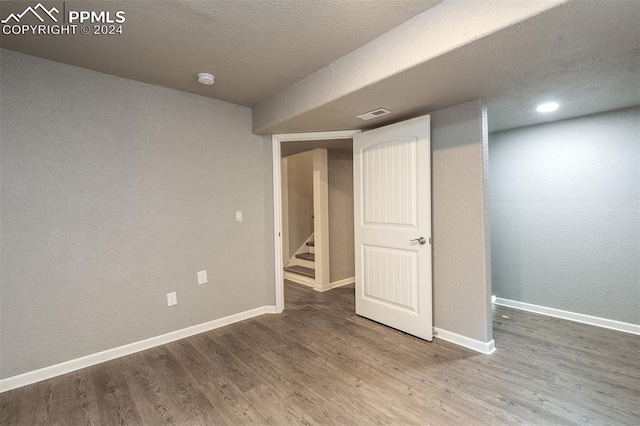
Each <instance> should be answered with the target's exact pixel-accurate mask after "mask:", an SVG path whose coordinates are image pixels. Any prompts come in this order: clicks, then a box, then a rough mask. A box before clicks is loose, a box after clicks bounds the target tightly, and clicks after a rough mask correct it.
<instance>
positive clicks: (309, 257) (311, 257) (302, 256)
mask: <svg viewBox="0 0 640 426" xmlns="http://www.w3.org/2000/svg"><path fill="white" fill-rule="evenodd" d="M296 257H297V258H298V259H304V260H310V261H312V262H313V261H315V260H316V255H315V254H313V253H299V254H296Z"/></svg>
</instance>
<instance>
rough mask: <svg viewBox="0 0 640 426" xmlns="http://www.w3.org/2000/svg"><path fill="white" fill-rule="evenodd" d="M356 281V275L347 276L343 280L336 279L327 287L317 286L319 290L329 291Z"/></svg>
mask: <svg viewBox="0 0 640 426" xmlns="http://www.w3.org/2000/svg"><path fill="white" fill-rule="evenodd" d="M355 282H356V277H349V278H345V279H343V280H338V281H334V282H332V283H329V285H327V286H326V287H325V288H322V287H320V288H316V290H317V291H328V290H332V289H334V288H338V287H342V286H343V285H347V284H353V283H355Z"/></svg>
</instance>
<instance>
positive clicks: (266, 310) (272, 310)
mask: <svg viewBox="0 0 640 426" xmlns="http://www.w3.org/2000/svg"><path fill="white" fill-rule="evenodd" d="M281 312H282V311H280V312H279V311H278V308H276V307H275V305H267V306H265V307H264V313H265V314H279V313H281Z"/></svg>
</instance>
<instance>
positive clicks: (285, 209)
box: [280, 158, 291, 266]
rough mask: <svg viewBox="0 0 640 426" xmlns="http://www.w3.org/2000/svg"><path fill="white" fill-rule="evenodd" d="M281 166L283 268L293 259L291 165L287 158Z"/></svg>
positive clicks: (281, 161)
mask: <svg viewBox="0 0 640 426" xmlns="http://www.w3.org/2000/svg"><path fill="white" fill-rule="evenodd" d="M280 165H281V167H282V169H281V170H282V172H281V174H280V179H281V182H280V191H282V192H281V193H280V194H281V197H282V208H281V210H280V212H281V213H282V262H283V266H285V265H286V263H285V259H287V262H288V261H289V258H290V257H291V251H290V247H289V172H288V170H289V163H288V161H287V159H286V158H282V159H281V160H280Z"/></svg>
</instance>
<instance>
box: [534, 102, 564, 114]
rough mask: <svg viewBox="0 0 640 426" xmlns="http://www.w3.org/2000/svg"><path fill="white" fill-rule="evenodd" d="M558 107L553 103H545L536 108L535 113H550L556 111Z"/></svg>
mask: <svg viewBox="0 0 640 426" xmlns="http://www.w3.org/2000/svg"><path fill="white" fill-rule="evenodd" d="M559 106H560V105H558V104H557V103H555V102H546V103H544V104H540V105H538V108H536V111H538V112H552V111H555V110H557V109H558V107H559Z"/></svg>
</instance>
